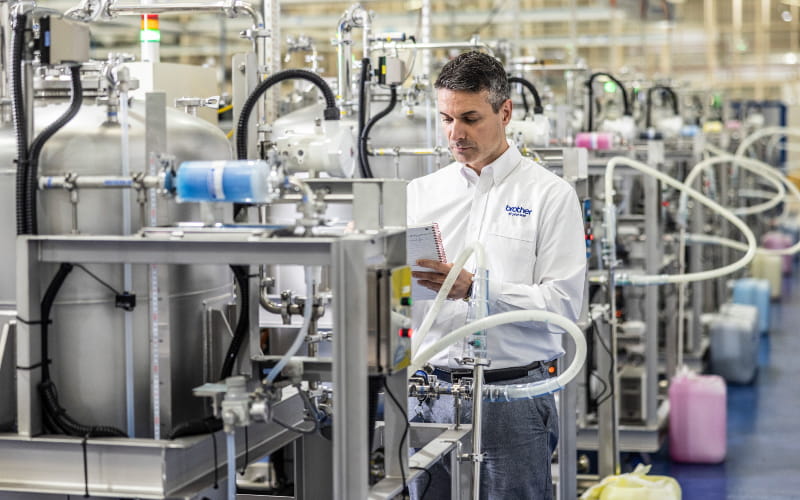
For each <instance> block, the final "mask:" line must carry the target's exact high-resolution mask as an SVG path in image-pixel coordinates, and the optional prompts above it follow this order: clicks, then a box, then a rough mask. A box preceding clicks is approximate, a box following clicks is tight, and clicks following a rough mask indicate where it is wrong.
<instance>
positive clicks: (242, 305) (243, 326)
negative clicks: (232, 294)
mask: <svg viewBox="0 0 800 500" xmlns="http://www.w3.org/2000/svg"><path fill="white" fill-rule="evenodd" d="M230 267H231V271H233V276H234V278H235V279H236V284H237V285H239V320H238V321H237V322H236V331H235V332H234V334H233V339H232V340H231V343H230V345H229V346H228V352H227V353H225V361H224V362H223V363H222V371H221V372H220V375H219V379H220V381H222V380H225V379H226V378H228V377H230V376H231V374H232V373H233V364H234V363H235V362H236V357H237V356H238V355H239V350H240V349H241V347H242V344H243V343H244V340H245V338H247V334H248V332H249V330H250V287H249V286H248V279H249V276H248V273H247V267H246V266H230Z"/></svg>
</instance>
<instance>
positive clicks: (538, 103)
mask: <svg viewBox="0 0 800 500" xmlns="http://www.w3.org/2000/svg"><path fill="white" fill-rule="evenodd" d="M508 83H519V84H521V85H522V86H523V87H525V88H526V89H528V90H530V91H531V94H533V114H534V115H541V114H542V111H544V108H543V107H542V99H541V98H540V97H539V92H537V91H536V86H535V85H533V82H531V81H530V80H526V79H525V78H522V77H519V76H509V77H508ZM523 97H524V95H523ZM525 111H526V112H527V109H526V110H525Z"/></svg>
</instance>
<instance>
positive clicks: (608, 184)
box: [603, 156, 758, 285]
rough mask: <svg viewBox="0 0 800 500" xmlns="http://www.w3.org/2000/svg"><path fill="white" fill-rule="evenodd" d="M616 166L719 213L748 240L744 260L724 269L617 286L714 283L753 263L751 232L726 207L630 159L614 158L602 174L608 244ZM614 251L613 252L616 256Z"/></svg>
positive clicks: (633, 278)
mask: <svg viewBox="0 0 800 500" xmlns="http://www.w3.org/2000/svg"><path fill="white" fill-rule="evenodd" d="M617 165H626V166H628V167H631V168H634V169H636V170H639V171H640V172H642V173H644V174H647V175H650V176H652V177H655V178H656V179H658V180H659V181H661V182H663V183H664V184H667V185H669V186H671V187H673V188H675V189H678V190H680V191H684V192H685V193H687V194H688V195H689V196H691V197H692V198H694V199H695V200H697V201H699V202H700V203H702V204H703V205H705V206H706V207H708V208H710V209H711V210H713V211H714V212H716V213H718V214H719V215H721V216H722V217H724V218H725V219H727V220H728V221H729V222H730V223H731V224H733V225H734V226H736V227H737V228H738V229H739V230H740V231H742V233H743V234H744V237H745V239H746V240H747V245H748V247H747V252H746V253H745V255H744V256H742V257H741V258H740V259H739V260H738V261H736V262H734V263H732V264H728V265H727V266H724V267H721V268H718V269H712V270H708V271H700V272H695V273H688V274H677V275H665V274H660V275H643V276H631V277H630V278H629V279H628V280H627V281H624V282H623V281H620V280H617V282H618V283H619V284H628V285H662V284H668V283H673V284H674V283H687V282H692V281H700V280H707V279H714V278H719V277H721V276H725V275H727V274H730V273H733V272H735V271H738V270H739V269H742V268H743V267H745V266H746V265H747V264H749V263H750V261H751V260H753V257H754V256H755V254H756V249H757V247H758V245H757V243H756V237H755V235H754V234H753V231H751V230H750V228H749V227H747V225H746V224H745V223H744V222H742V220H741V219H739V218H738V217H736V216H735V215H734V214H733V213H731V211H730V210H728V209H726V208H725V207H723V206H721V205H720V204H718V203H716V202H715V201H712V200H709V199H708V198H707V197H705V196H704V195H703V194H702V193H701V192H699V191H697V190H695V189H693V188H691V187H689V185H688V184H684V183H682V182H680V181H678V180H676V179H674V178H673V177H670V176H669V175H666V174H664V173H662V172H659V171H658V170H656V169H654V168H652V167H650V166H648V165H646V164H644V163H642V162H638V161H635V160H631V159H630V158H625V157H622V156H615V157H614V158H611V160H609V162H608V164H607V166H606V174H605V203H606V220H604V221H603V225H604V226H605V230H606V234H607V235H608V238H609V240H610V241H611V242H612V243H611V244H612V245H613V241H614V238H615V232H616V231H615V227H614V222H615V221H614V219H615V217H614V209H615V205H614V169H615V168H616V166H617ZM615 253H616V251H614V252H612V254H615ZM611 258H612V259H616V255H611Z"/></svg>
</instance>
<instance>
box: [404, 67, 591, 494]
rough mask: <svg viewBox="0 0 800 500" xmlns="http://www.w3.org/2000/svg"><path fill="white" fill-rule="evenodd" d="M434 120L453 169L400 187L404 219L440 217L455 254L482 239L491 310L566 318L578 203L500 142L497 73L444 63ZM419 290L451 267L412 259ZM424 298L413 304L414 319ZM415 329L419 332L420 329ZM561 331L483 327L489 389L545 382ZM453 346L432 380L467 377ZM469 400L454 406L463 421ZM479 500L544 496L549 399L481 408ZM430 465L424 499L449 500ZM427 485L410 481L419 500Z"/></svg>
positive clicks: (579, 268) (572, 288) (551, 439)
mask: <svg viewBox="0 0 800 500" xmlns="http://www.w3.org/2000/svg"><path fill="white" fill-rule="evenodd" d="M435 87H436V89H437V101H438V108H439V114H440V118H441V122H442V127H443V129H444V133H445V135H446V137H447V141H448V145H449V147H450V150H451V151H452V154H453V156H454V157H455V160H456V161H455V163H452V164H450V165H448V166H447V167H445V168H443V169H441V170H439V171H437V172H435V173H433V174H431V175H427V176H425V177H421V178H418V179H415V180H413V181H412V182H411V183H409V185H408V191H407V194H408V223H409V225H411V224H423V223H431V222H437V223H438V224H439V227H440V228H441V233H442V240H443V242H444V248H445V253H446V254H447V256H448V257H449V258H450V259H455V258H456V257H457V256H458V254H459V253H460V252H461V251H462V250H463V249H464V248H465V246H466V245H467V244H469V243H471V242H473V241H475V240H477V241H479V242H480V243H481V244H482V245H483V247H484V249H485V252H486V261H487V262H486V267H487V269H488V270H489V297H488V299H489V313H490V314H496V313H500V312H505V311H512V310H520V309H541V310H547V311H551V312H555V313H558V314H561V315H563V316H566V317H567V318H570V319H572V320H575V319H577V317H578V314H579V313H580V310H581V305H582V299H583V287H584V280H585V275H586V253H585V252H586V250H585V243H584V234H583V218H582V215H581V209H580V203H579V201H578V198H577V195H576V193H575V191H574V190H573V189H572V187H571V186H570V185H569V184H568V183H567V182H565V181H564V180H563V179H561V178H559V177H558V176H556V175H554V174H552V173H550V172H549V171H547V170H546V169H545V168H543V167H542V166H541V165H538V164H536V163H534V162H533V161H531V160H529V159H527V158H523V157H522V155H521V154H520V152H519V151H518V150H517V149H516V147H513V146H510V145H509V142H508V141H507V140H506V136H505V128H506V126H507V125H508V122H509V120H510V119H511V110H512V104H511V100H510V99H509V84H508V79H507V77H506V73H505V70H504V69H503V66H502V65H501V64H500V63H499V62H498V61H497V60H495V59H494V58H493V57H491V56H489V55H486V54H482V53H479V52H468V53H464V54H461V55H460V56H458V57H456V58H455V59H453V60H451V61H450V62H448V63H447V64H446V65H445V66H444V68H443V69H442V72H441V74H440V75H439V78H438V79H437V81H436V84H435ZM417 264H418V265H420V266H422V267H425V268H428V269H430V271H427V272H415V273H414V278H415V279H417V280H418V281H419V283H420V284H422V285H423V286H426V287H428V288H430V289H432V290H436V291H438V290H439V288H440V287H441V284H442V282H443V281H444V278H445V276H446V274H447V272H448V271H449V270H450V267H451V266H452V264H443V263H440V262H436V261H431V260H421V261H418V263H417ZM467 269H472V270H474V264H473V263H472V261H469V262H467V266H465V270H462V271H461V273H460V274H459V276H458V279H457V280H456V282H455V284H454V286H453V288H452V290H451V291H450V293H449V295H448V298H449V299H452V300H450V301H447V302H446V303H445V305H444V307H443V308H442V310H441V312H440V314H439V315H438V316H437V318H436V321H435V323H434V325H433V328H432V329H431V331H430V333H429V335H428V336H427V337H426V338H425V340H424V342H423V344H422V346H421V347H420V349H422V348H425V347H426V346H428V345H430V344H431V343H433V341H434V340H436V339H438V338H440V337H441V336H442V335H445V334H447V333H449V332H451V331H453V330H454V329H456V328H457V327H459V326H462V325H463V324H464V323H465V319H466V313H467V308H468V303H467V302H465V301H463V300H460V299H467V298H468V294H469V291H470V285H471V283H472V276H473V275H472V273H471V272H469V271H467ZM431 304H432V302H431V301H418V303H417V304H414V321H415V323H420V322H421V321H422V318H423V317H424V315H425V312H426V311H427V309H428V308H430V306H431ZM417 326H418V325H417ZM553 333H562V332H561V330H560V329H558V328H555V327H553V328H552V329H549V327H548V326H546V325H543V324H538V323H536V324H534V323H514V324H508V325H502V326H499V327H496V328H492V329H490V330H489V331H488V353H489V358H490V360H491V365H490V366H489V367H488V368H487V371H486V376H485V380H486V383H488V384H524V383H530V382H533V381H536V380H541V379H543V378H546V377H547V376H548V374H547V371H546V367H545V366H544V364H545V363H546V362H549V361H552V360H553V359H555V358H558V357H559V356H561V355H562V354H563V353H564V351H563V350H562V348H561V335H553ZM460 352H461V350H460V348H457V349H452V348H451V349H445V350H444V351H443V352H441V353H439V354H438V355H437V356H436V357H434V358H433V359H432V360H431V364H432V365H433V366H434V368H435V372H434V374H436V375H437V376H438V377H439V379H440V380H442V381H444V382H450V381H451V380H452V379H454V378H457V376H458V374H459V373H458V372H464V371H466V368H467V367H465V366H461V365H459V364H458V361H456V358H458V357H459V353H460ZM470 412H471V405H468V404H465V405H464V407H463V409H462V414H463V418H462V421H463V422H469V421H470V418H469V417H470ZM409 413H410V416H411V418H412V419H414V420H415V421H426V422H446V423H452V422H453V405H452V399H451V398H449V397H442V398H440V399H439V400H435V401H429V402H425V403H421V404H420V403H418V402H416V400H412V401H411V402H410V403H409ZM482 430H483V446H482V451H483V453H484V454H485V456H484V461H483V465H482V467H481V498H488V499H492V500H498V499H515V500H518V499H536V500H541V499H549V498H552V480H551V475H550V460H551V456H552V453H553V450H554V449H555V446H556V442H557V440H558V417H557V414H556V407H555V401H554V398H553V396H552V395H548V396H544V397H539V398H535V399H532V400H523V401H515V402H510V403H508V402H507V403H484V406H483V426H482ZM437 468H438V469H439V472H437V471H436V470H434V473H433V476H434V477H433V479H432V481H431V483H432V484H431V485H430V488H429V491H428V493H427V494H426V496H425V498H426V499H429V500H430V499H438V498H450V497H449V480H448V479H447V478H446V477H444V478H441V477H439V478H437V477H436V476H437V475H441V472H442V471H444V470H445V469H446V466H445V465H444V464H442V465H439V466H437ZM424 481H425V478H422V479H421V480H420V481H418V484H417V485H415V488H414V489H416V490H417V494H419V493H421V489H420V487H421V488H424Z"/></svg>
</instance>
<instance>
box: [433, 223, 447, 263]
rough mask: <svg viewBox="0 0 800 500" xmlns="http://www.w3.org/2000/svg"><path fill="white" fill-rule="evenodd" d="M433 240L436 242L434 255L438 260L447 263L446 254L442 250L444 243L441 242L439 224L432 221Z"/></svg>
mask: <svg viewBox="0 0 800 500" xmlns="http://www.w3.org/2000/svg"><path fill="white" fill-rule="evenodd" d="M433 240H434V242H435V243H436V255H437V256H438V257H439V262H443V263H447V255H446V254H445V252H444V243H442V233H441V231H439V224H438V223H436V222H434V223H433Z"/></svg>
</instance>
